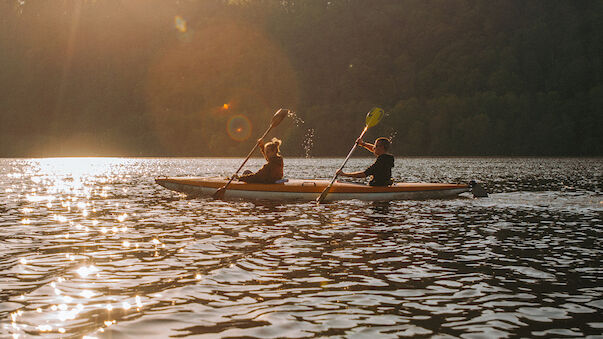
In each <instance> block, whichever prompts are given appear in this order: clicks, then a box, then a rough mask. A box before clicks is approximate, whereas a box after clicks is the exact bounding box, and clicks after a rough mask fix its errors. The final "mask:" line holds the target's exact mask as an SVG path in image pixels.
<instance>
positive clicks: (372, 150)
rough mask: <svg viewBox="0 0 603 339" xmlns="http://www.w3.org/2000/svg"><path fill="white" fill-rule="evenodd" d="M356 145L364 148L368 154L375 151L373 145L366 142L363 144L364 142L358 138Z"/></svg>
mask: <svg viewBox="0 0 603 339" xmlns="http://www.w3.org/2000/svg"><path fill="white" fill-rule="evenodd" d="M356 145H358V146H362V147H364V148H366V149H367V150H368V151H369V152H374V151H375V145H373V144H371V143H368V142H364V140H362V139H360V138H358V139H356Z"/></svg>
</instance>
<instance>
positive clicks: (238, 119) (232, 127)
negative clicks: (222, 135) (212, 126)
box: [226, 114, 251, 141]
mask: <svg viewBox="0 0 603 339" xmlns="http://www.w3.org/2000/svg"><path fill="white" fill-rule="evenodd" d="M226 131H227V132H228V136H229V137H230V138H231V139H232V140H235V141H245V140H247V139H248V138H249V136H251V121H249V119H248V118H247V117H246V116H244V115H242V114H238V115H235V116H232V117H231V118H230V119H228V123H227V124H226Z"/></svg>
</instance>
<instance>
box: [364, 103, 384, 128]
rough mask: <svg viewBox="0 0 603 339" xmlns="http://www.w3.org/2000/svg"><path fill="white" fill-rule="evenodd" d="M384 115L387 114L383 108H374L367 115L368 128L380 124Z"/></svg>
mask: <svg viewBox="0 0 603 339" xmlns="http://www.w3.org/2000/svg"><path fill="white" fill-rule="evenodd" d="M384 115H385V112H384V111H383V110H382V109H381V108H379V107H374V108H373V109H372V110H371V111H370V112H368V113H367V115H366V126H367V127H373V126H375V125H376V124H378V123H379V121H381V119H383V116H384Z"/></svg>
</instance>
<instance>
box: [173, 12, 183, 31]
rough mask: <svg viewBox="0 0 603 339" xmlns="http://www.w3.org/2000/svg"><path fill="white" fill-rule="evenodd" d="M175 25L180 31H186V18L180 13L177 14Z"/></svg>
mask: <svg viewBox="0 0 603 339" xmlns="http://www.w3.org/2000/svg"><path fill="white" fill-rule="evenodd" d="M174 26H175V27H176V29H177V30H179V31H180V32H182V33H185V32H186V20H184V18H182V17H181V16H180V15H176V17H174Z"/></svg>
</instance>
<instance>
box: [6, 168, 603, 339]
mask: <svg viewBox="0 0 603 339" xmlns="http://www.w3.org/2000/svg"><path fill="white" fill-rule="evenodd" d="M285 160H286V165H285V172H286V176H287V177H289V178H329V177H330V176H331V175H332V173H333V172H334V170H335V169H336V168H337V167H338V166H339V164H340V162H341V161H342V159H285ZM241 161H242V159H201V158H191V159H169V158H163V159H133V158H85V159H81V158H68V159H0V174H1V175H0V272H1V275H0V338H13V337H15V338H28V337H38V336H39V337H47V338H167V337H196V338H203V337H207V338H216V337H259V338H276V337H279V338H282V337H288V338H305V337H357V338H364V337H370V338H377V337H378V338H389V337H391V338H398V337H413V336H416V337H439V338H452V337H462V338H497V337H498V338H505V337H518V336H522V337H588V336H591V337H599V338H601V337H603V268H602V267H601V259H602V254H603V240H602V236H603V221H602V220H603V159H601V158H595V159H565V158H564V159H554V158H407V159H405V158H398V159H396V167H395V171H394V177H395V178H396V179H397V180H398V181H432V182H467V181H469V180H471V179H478V180H479V181H482V182H484V183H485V186H486V188H487V189H488V191H489V192H490V196H489V197H488V198H481V199H473V198H471V197H470V196H468V195H467V196H463V197H461V198H458V199H451V200H424V201H392V202H380V203H370V202H362V201H354V200H352V201H340V202H334V203H329V204H323V205H320V206H317V205H316V204H315V203H313V202H266V201H227V202H225V201H215V200H212V199H202V198H196V199H188V198H186V197H183V196H180V195H178V194H176V193H173V192H171V191H168V190H166V189H164V188H162V187H160V186H157V185H156V184H154V181H153V178H154V177H155V176H159V175H168V176H176V175H203V176H214V175H230V174H232V173H233V172H234V171H235V170H236V168H237V167H238V166H239V164H240V162H241ZM371 161H372V159H368V158H366V159H352V160H351V161H350V162H349V165H348V166H347V167H346V168H347V169H349V170H359V169H363V168H365V167H366V166H368V165H369V164H370V163H371ZM260 165H261V160H260V159H252V160H251V161H250V163H249V164H248V166H247V168H250V169H257V168H258V167H259V166H260Z"/></svg>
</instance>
